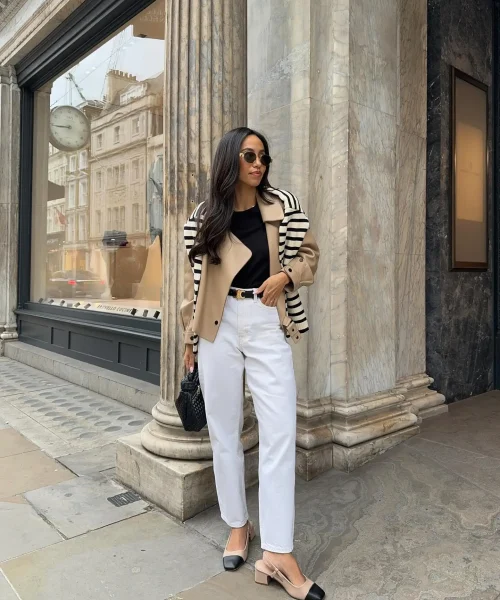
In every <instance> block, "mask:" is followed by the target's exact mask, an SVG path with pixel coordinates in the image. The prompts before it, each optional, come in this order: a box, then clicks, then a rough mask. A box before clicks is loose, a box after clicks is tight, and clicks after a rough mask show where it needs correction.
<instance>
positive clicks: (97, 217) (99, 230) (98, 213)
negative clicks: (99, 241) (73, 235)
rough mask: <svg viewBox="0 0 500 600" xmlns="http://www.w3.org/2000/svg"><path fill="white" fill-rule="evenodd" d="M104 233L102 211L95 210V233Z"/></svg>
mask: <svg viewBox="0 0 500 600" xmlns="http://www.w3.org/2000/svg"><path fill="white" fill-rule="evenodd" d="M101 233H102V219H101V211H100V210H96V211H95V229H94V235H100V234H101Z"/></svg>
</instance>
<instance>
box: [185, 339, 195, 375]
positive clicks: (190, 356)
mask: <svg viewBox="0 0 500 600" xmlns="http://www.w3.org/2000/svg"><path fill="white" fill-rule="evenodd" d="M184 366H185V367H186V371H189V372H190V373H192V372H193V371H194V352H193V346H192V345H191V344H186V350H185V351H184Z"/></svg>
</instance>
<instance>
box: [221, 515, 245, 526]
mask: <svg viewBox="0 0 500 600" xmlns="http://www.w3.org/2000/svg"><path fill="white" fill-rule="evenodd" d="M221 517H222V520H223V521H224V523H226V525H228V526H229V527H231V528H237V527H244V526H245V525H246V524H247V522H248V517H247V518H246V519H245V520H244V521H236V522H230V521H229V520H228V519H225V518H224V516H223V515H221Z"/></svg>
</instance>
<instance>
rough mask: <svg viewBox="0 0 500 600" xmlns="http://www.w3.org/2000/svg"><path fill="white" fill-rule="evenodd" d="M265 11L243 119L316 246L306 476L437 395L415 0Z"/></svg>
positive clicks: (396, 428) (298, 4) (422, 9)
mask: <svg viewBox="0 0 500 600" xmlns="http://www.w3.org/2000/svg"><path fill="white" fill-rule="evenodd" d="M258 7H259V8H258ZM262 10H264V9H261V8H260V3H258V2H257V0H251V2H250V3H249V15H251V14H253V12H256V13H258V15H259V16H258V17H256V18H255V19H254V20H253V22H251V23H252V24H253V27H250V29H249V36H250V42H249V48H250V51H249V56H248V60H249V63H250V64H249V81H250V85H249V115H250V117H251V120H250V124H251V125H252V126H254V127H256V128H262V129H263V130H264V133H267V134H268V135H269V137H270V139H271V144H272V151H273V154H274V156H275V158H276V161H275V163H274V164H273V167H274V173H277V174H278V177H279V179H278V180H277V185H283V186H284V187H286V186H287V185H289V186H291V188H290V189H291V191H294V192H296V193H297V194H299V195H301V197H302V201H303V203H304V206H306V208H307V211H308V214H309V218H310V221H311V224H312V230H313V231H314V232H315V234H316V236H317V239H318V243H319V246H320V249H321V251H322V257H321V260H320V265H319V269H318V273H317V278H316V283H315V285H314V286H312V288H310V289H309V290H304V296H307V297H308V314H309V322H310V326H311V331H310V333H309V334H308V337H307V342H306V348H307V353H306V359H305V361H304V360H303V358H302V357H303V353H304V348H303V347H302V348H301V349H300V350H299V351H298V352H300V353H301V356H300V360H298V361H297V362H298V363H299V364H300V367H299V369H297V378H298V381H299V397H298V402H297V417H298V419H297V423H298V426H297V470H298V473H299V474H300V475H302V476H303V477H305V478H306V479H310V478H312V477H314V476H315V475H317V474H319V473H321V472H323V471H325V470H327V469H329V468H332V467H335V468H338V469H342V470H351V469H353V468H355V467H356V466H358V465H360V464H362V463H363V462H366V461H367V460H369V459H370V458H371V457H373V456H375V455H376V454H377V453H380V452H384V451H385V450H387V449H388V448H390V447H392V446H394V445H395V444H397V443H399V442H401V441H403V440H405V439H407V438H408V437H410V436H412V435H414V434H415V433H417V432H418V423H419V419H420V417H419V416H418V412H419V410H420V408H421V407H423V406H424V405H425V407H426V408H434V407H435V406H438V405H440V404H441V403H442V402H443V400H444V399H443V397H442V396H440V395H439V394H436V393H435V392H430V391H429V390H428V389H427V386H428V385H429V384H430V383H431V379H430V378H429V377H427V376H426V375H425V319H424V314H425V313H424V303H423V301H424V296H423V290H424V288H425V269H424V268H423V265H424V250H423V249H424V248H425V218H423V217H422V214H424V215H425V171H423V169H425V158H422V156H425V137H426V132H425V113H426V73H425V53H426V35H425V26H426V20H425V15H426V1H425V0H417V2H413V1H412V2H410V0H389V1H387V2H382V3H380V2H376V3H373V2H371V0H332V1H318V2H316V1H306V2H304V1H302V0H291V1H286V2H285V1H284V0H270V1H269V2H268V3H266V6H265V10H264V13H263V12H262ZM285 40H286V43H285ZM420 150H422V151H423V153H424V154H423V155H422V154H419V152H420ZM275 177H276V176H275V175H273V180H275ZM410 240H411V243H409V241H410ZM298 352H297V351H296V350H294V353H295V355H296V357H297V356H298ZM304 365H305V367H304Z"/></svg>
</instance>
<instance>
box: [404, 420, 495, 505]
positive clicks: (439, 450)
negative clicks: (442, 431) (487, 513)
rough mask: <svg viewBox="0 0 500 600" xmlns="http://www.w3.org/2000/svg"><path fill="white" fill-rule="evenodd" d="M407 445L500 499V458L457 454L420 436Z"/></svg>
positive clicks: (468, 452) (463, 452) (467, 452)
mask: <svg viewBox="0 0 500 600" xmlns="http://www.w3.org/2000/svg"><path fill="white" fill-rule="evenodd" d="M499 433H500V432H499ZM499 437H500V434H499ZM405 443H406V444H408V445H409V446H411V447H412V448H414V449H415V450H417V451H418V452H420V453H422V454H423V455H424V456H427V457H428V458H430V459H432V460H434V461H436V462H437V463H438V464H440V465H441V466H442V467H444V468H446V469H448V470H449V471H452V472H453V473H455V474H456V475H458V476H460V477H463V478H464V479H466V480H467V481H469V482H471V483H473V484H474V485H477V486H478V487H480V488H482V489H484V490H487V491H488V492H490V493H492V494H494V495H495V496H497V497H498V498H500V458H493V457H491V456H484V455H483V454H478V453H477V452H471V451H470V450H463V449H462V450H461V451H460V452H457V450H456V448H454V447H452V446H447V445H445V444H441V443H439V442H433V441H431V440H428V439H425V438H422V437H420V436H415V437H414V438H411V439H410V440H407V441H406V442H405ZM499 443H500V440H499Z"/></svg>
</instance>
